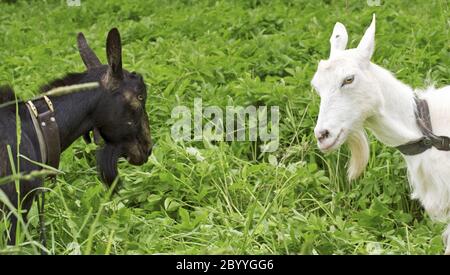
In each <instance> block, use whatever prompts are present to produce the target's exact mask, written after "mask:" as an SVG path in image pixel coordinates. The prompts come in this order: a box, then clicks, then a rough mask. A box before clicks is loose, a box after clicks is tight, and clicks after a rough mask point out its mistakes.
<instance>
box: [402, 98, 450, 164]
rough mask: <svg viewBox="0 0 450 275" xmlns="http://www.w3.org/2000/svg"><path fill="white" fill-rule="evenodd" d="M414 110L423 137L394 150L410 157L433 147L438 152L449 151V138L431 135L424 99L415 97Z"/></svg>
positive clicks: (427, 109)
mask: <svg viewBox="0 0 450 275" xmlns="http://www.w3.org/2000/svg"><path fill="white" fill-rule="evenodd" d="M414 101H415V103H416V110H415V112H414V115H415V117H416V123H417V126H418V127H419V129H420V131H421V132H422V135H423V137H422V138H420V139H418V140H415V141H411V142H408V143H406V144H403V145H400V146H397V147H396V148H397V149H398V150H399V151H400V152H401V153H402V154H404V155H408V156H412V155H417V154H420V153H423V152H425V151H426V150H428V149H430V148H431V147H434V148H436V149H438V150H440V151H450V138H449V137H446V136H436V135H435V134H433V127H432V126H431V118H430V110H429V108H428V103H427V101H426V100H425V99H420V98H417V97H415V98H414Z"/></svg>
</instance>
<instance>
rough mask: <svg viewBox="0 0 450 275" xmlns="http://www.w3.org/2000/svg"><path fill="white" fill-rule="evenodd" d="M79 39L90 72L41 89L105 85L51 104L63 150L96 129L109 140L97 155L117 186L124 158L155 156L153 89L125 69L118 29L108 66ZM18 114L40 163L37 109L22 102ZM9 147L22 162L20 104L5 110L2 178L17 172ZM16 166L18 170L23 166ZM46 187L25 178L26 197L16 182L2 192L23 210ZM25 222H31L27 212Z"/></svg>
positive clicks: (0, 139)
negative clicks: (119, 164) (150, 108)
mask: <svg viewBox="0 0 450 275" xmlns="http://www.w3.org/2000/svg"><path fill="white" fill-rule="evenodd" d="M77 40H78V48H79V50H80V55H81V58H82V60H83V62H84V64H85V65H86V67H87V71H86V72H83V73H76V74H68V75H66V76H65V77H63V78H61V79H57V80H55V81H53V82H51V83H49V84H48V85H45V86H44V87H43V88H41V90H42V92H46V91H48V90H50V89H53V88H56V87H61V86H68V85H74V84H81V83H87V82H98V83H99V84H100V86H99V87H98V88H96V89H91V90H86V91H81V92H78V93H72V94H68V95H63V96H60V97H50V100H51V101H52V102H53V107H54V119H56V123H57V125H58V128H59V140H60V142H59V143H60V147H61V148H60V152H62V151H64V150H65V149H66V148H67V147H68V146H70V144H72V143H73V142H74V141H75V140H76V139H78V138H79V137H80V136H83V135H84V136H86V135H89V132H90V131H93V130H95V131H96V132H97V133H99V134H100V135H101V137H102V138H103V140H104V141H105V145H104V147H103V148H102V149H100V150H99V151H98V152H97V166H98V170H99V172H100V176H101V178H102V180H103V181H104V182H105V183H107V184H108V185H111V184H112V182H113V181H114V180H115V179H116V177H117V176H118V171H117V161H118V159H119V158H120V157H126V158H127V159H128V162H129V163H131V164H133V165H142V164H144V163H145V162H147V159H148V157H149V156H150V154H151V149H152V141H151V136H150V128H149V122H148V116H147V112H146V110H145V102H146V99H147V89H146V85H145V83H144V80H143V78H142V76H141V75H140V74H138V73H135V72H131V73H130V72H128V71H126V70H125V69H122V46H121V40H120V34H119V32H118V30H117V29H115V28H114V29H112V30H111V31H110V32H109V33H108V38H107V41H106V52H107V58H108V65H102V64H101V63H100V60H99V59H98V58H97V56H96V55H95V53H94V52H93V51H92V49H91V48H90V47H89V46H88V44H87V42H86V39H85V37H84V35H83V34H82V33H79V34H78V37H77ZM11 100H14V92H13V90H12V89H11V88H10V87H1V88H0V103H2V102H7V101H11ZM33 103H34V105H35V107H36V108H37V110H38V111H41V110H47V108H48V107H47V105H48V104H47V103H46V101H44V100H43V99H40V100H35V101H34V102H33ZM18 114H19V116H20V120H21V143H20V148H19V149H20V150H19V151H20V154H22V155H24V156H26V157H27V158H29V159H31V160H33V161H37V162H40V161H41V157H42V155H41V150H40V143H39V139H38V136H37V132H36V130H35V126H34V125H33V121H32V114H31V111H29V109H28V108H27V106H26V104H24V103H20V104H19V107H18ZM52 119H53V118H52ZM52 121H54V120H52ZM7 145H10V146H11V151H12V152H13V154H14V157H13V159H14V161H16V159H17V158H16V156H15V152H17V134H16V106H15V105H12V106H8V107H3V108H0V177H4V176H8V175H11V174H12V169H11V165H10V161H9V155H8V152H7ZM19 164H20V166H19V167H20V171H21V172H22V173H25V174H27V173H30V172H32V171H35V170H40V169H41V166H39V165H36V164H34V163H32V162H30V161H28V160H26V159H25V158H21V159H20V161H19ZM15 167H18V166H17V163H15ZM42 184H43V179H42V178H39V179H33V180H28V181H25V180H21V181H20V198H19V197H18V194H19V192H18V191H19V190H16V187H15V184H14V182H9V183H6V184H2V185H0V189H1V190H3V192H4V193H5V194H6V195H7V197H8V198H9V200H10V202H11V203H12V205H14V206H15V207H17V206H18V205H19V202H20V203H21V209H22V210H25V211H28V210H29V209H30V207H31V205H32V203H33V200H34V197H35V193H36V188H39V187H41V186H42ZM2 209H3V212H5V210H7V209H6V206H5V205H1V203H0V212H1V211H2ZM0 214H1V213H0ZM9 217H10V221H11V229H10V234H9V238H8V242H9V243H10V244H14V243H15V237H16V236H15V235H16V226H17V218H16V217H15V216H14V215H10V216H9ZM0 218H1V216H0ZM24 219H25V220H26V214H25V215H24Z"/></svg>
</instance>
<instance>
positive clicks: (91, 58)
mask: <svg viewBox="0 0 450 275" xmlns="http://www.w3.org/2000/svg"><path fill="white" fill-rule="evenodd" d="M77 45H78V50H79V52H80V56H81V59H82V60H83V63H84V65H86V68H87V69H88V70H89V69H92V68H95V67H99V66H101V65H102V63H101V62H100V59H98V57H97V55H96V54H95V53H94V51H93V50H92V49H91V47H89V45H88V43H87V41H86V38H85V37H84V34H83V33H82V32H80V33H78V35H77Z"/></svg>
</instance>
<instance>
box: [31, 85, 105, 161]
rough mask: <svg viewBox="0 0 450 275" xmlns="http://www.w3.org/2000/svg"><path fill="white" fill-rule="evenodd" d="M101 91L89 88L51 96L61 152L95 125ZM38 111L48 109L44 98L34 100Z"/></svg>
mask: <svg viewBox="0 0 450 275" xmlns="http://www.w3.org/2000/svg"><path fill="white" fill-rule="evenodd" d="M101 93H102V91H100V90H98V89H96V90H89V91H82V92H78V93H73V94H69V95H64V96H60V97H51V98H50V99H51V101H52V102H53V105H54V109H55V118H56V122H57V123H58V127H59V137H60V141H61V152H62V151H64V150H65V149H66V148H67V147H69V146H70V145H71V144H72V143H73V142H74V141H75V140H77V139H78V138H79V137H80V136H82V135H83V134H85V133H87V132H89V131H90V130H92V129H93V128H94V127H95V124H94V121H95V118H94V117H93V116H94V115H95V110H96V108H97V106H98V102H99V100H100V96H101ZM35 105H36V107H37V108H38V110H39V111H41V112H42V110H48V109H47V106H46V103H45V102H44V100H39V101H37V102H35Z"/></svg>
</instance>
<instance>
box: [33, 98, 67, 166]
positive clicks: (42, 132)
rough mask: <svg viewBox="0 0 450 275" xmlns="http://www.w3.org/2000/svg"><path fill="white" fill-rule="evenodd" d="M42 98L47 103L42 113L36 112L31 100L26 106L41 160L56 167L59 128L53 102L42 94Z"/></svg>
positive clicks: (59, 143)
mask: <svg viewBox="0 0 450 275" xmlns="http://www.w3.org/2000/svg"><path fill="white" fill-rule="evenodd" d="M44 100H45V102H46V103H47V107H48V110H47V111H45V112H43V113H39V112H38V110H37V108H36V106H35V105H34V103H33V102H32V101H27V103H26V106H27V107H28V111H29V112H30V116H31V119H32V121H33V126H34V130H35V131H36V135H37V137H38V141H39V149H40V152H41V162H42V163H44V164H47V165H49V166H52V167H53V168H56V169H58V166H59V158H60V155H61V142H60V139H59V128H58V124H57V123H56V118H55V110H54V108H53V103H52V102H51V100H50V99H49V98H48V97H47V96H44Z"/></svg>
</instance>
